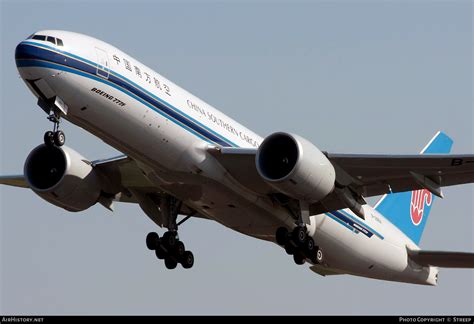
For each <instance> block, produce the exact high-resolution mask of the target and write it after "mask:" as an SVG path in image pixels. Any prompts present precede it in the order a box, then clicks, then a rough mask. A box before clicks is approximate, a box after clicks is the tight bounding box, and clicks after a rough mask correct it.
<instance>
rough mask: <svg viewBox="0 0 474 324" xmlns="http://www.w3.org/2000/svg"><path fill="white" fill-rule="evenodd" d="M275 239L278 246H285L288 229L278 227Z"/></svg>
mask: <svg viewBox="0 0 474 324" xmlns="http://www.w3.org/2000/svg"><path fill="white" fill-rule="evenodd" d="M275 239H276V242H277V243H278V244H279V245H282V246H283V245H285V244H286V242H288V229H287V228H286V227H278V229H277V231H276V233H275Z"/></svg>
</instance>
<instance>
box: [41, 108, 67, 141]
mask: <svg viewBox="0 0 474 324" xmlns="http://www.w3.org/2000/svg"><path fill="white" fill-rule="evenodd" d="M48 120H49V121H51V122H52V123H54V126H53V131H47V132H46V133H44V144H45V145H46V146H50V147H52V146H57V147H60V146H63V145H64V143H66V135H64V132H63V131H61V130H59V122H60V121H61V117H60V115H59V113H56V112H53V113H51V114H50V115H49V116H48Z"/></svg>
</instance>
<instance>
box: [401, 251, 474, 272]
mask: <svg viewBox="0 0 474 324" xmlns="http://www.w3.org/2000/svg"><path fill="white" fill-rule="evenodd" d="M408 255H409V257H410V259H411V260H413V261H414V262H416V263H418V264H419V265H422V266H435V267H441V268H474V253H465V252H443V251H422V250H421V251H408Z"/></svg>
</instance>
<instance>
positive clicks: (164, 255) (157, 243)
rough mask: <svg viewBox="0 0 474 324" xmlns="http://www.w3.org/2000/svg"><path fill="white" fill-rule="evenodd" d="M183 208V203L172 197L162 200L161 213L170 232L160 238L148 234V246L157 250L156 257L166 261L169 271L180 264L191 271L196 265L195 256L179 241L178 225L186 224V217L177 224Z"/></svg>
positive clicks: (152, 233) (155, 234)
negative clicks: (179, 213)
mask: <svg viewBox="0 0 474 324" xmlns="http://www.w3.org/2000/svg"><path fill="white" fill-rule="evenodd" d="M180 208H181V202H180V201H178V200H176V198H174V197H171V196H165V197H163V198H162V199H161V203H160V211H161V213H162V216H163V218H164V219H165V224H164V225H165V226H166V227H167V228H168V231H167V232H165V233H164V234H163V236H162V237H160V236H159V235H158V234H157V233H155V232H151V233H148V235H147V237H146V246H147V247H148V249H150V250H155V254H156V257H157V258H158V259H160V260H164V261H165V266H166V268H168V269H175V268H176V266H177V265H178V263H180V264H181V265H182V266H183V268H185V269H190V268H192V267H193V265H194V255H193V253H192V252H191V251H187V250H186V248H185V246H184V243H183V242H182V241H180V240H179V236H178V225H180V224H182V223H184V222H185V221H186V220H187V219H188V218H189V216H188V217H186V218H185V219H184V220H182V221H181V222H180V223H179V224H176V219H177V216H178V212H179V210H180Z"/></svg>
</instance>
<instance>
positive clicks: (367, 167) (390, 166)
mask: <svg viewBox="0 0 474 324" xmlns="http://www.w3.org/2000/svg"><path fill="white" fill-rule="evenodd" d="M327 157H328V159H329V160H330V161H331V163H333V165H335V167H336V181H338V182H339V183H340V184H342V185H344V186H350V187H351V189H353V190H355V191H356V192H358V193H360V194H361V195H363V196H365V197H371V196H378V195H381V194H386V193H391V192H402V191H412V190H415V189H422V188H426V189H429V190H430V189H431V190H430V191H432V190H434V191H436V190H438V189H439V188H440V187H446V186H452V185H458V184H464V183H471V182H474V155H453V154H425V155H367V154H332V153H328V154H327ZM427 187H428V188H427ZM438 193H439V192H438Z"/></svg>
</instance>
